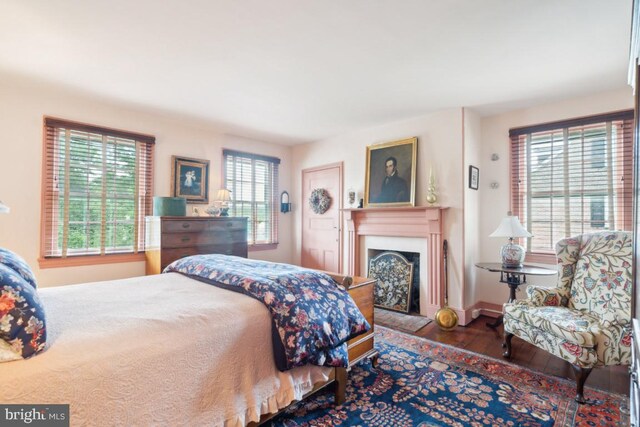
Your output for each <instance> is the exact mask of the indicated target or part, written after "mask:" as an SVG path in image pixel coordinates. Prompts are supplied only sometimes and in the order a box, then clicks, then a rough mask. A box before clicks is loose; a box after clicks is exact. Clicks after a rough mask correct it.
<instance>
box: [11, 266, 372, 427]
mask: <svg viewBox="0 0 640 427" xmlns="http://www.w3.org/2000/svg"><path fill="white" fill-rule="evenodd" d="M335 278H336V279H337V280H338V281H339V283H343V284H344V285H346V286H349V285H350V284H351V283H350V280H349V279H348V278H344V277H342V276H335ZM349 292H350V294H351V295H352V297H353V298H354V300H355V301H356V304H357V305H358V308H360V310H361V311H362V312H363V314H365V317H366V318H367V320H368V321H369V323H370V324H371V326H373V305H372V302H373V287H372V282H371V281H369V280H367V279H359V278H357V279H355V280H354V282H353V284H352V285H351V288H350V291H349ZM39 295H40V298H41V300H42V303H43V305H44V306H45V308H46V317H47V333H48V344H47V350H46V351H44V352H42V353H41V354H39V355H37V356H35V357H32V358H29V359H25V360H18V361H14V362H8V363H0V378H1V379H2V380H1V382H2V387H0V403H3V404H11V403H21V404H24V403H31V404H40V403H48V404H53V403H68V404H70V411H71V417H70V418H71V423H72V424H73V425H215V426H218V425H219V426H244V425H247V424H249V423H256V422H259V421H261V420H262V421H264V420H265V419H268V417H269V414H273V413H275V412H277V411H279V410H280V409H282V408H283V407H285V406H287V405H288V404H290V403H291V402H293V401H295V400H300V399H302V398H303V397H304V396H305V395H307V394H308V393H310V392H311V391H313V390H315V389H317V388H318V387H319V386H322V385H325V384H328V383H329V382H331V381H333V380H338V381H337V382H338V387H337V388H336V389H337V392H336V393H337V398H338V399H344V383H345V381H346V370H345V369H342V368H339V369H336V368H329V367H321V366H312V365H305V366H301V367H296V368H294V369H291V370H288V371H285V372H280V371H278V370H277V369H276V367H275V363H274V356H273V351H272V347H271V319H270V315H269V312H268V310H267V308H266V307H265V306H264V305H263V304H262V303H260V302H259V301H256V300H255V299H252V298H250V297H247V296H245V295H242V294H239V293H235V292H230V291H228V290H224V289H220V288H218V287H215V286H211V285H209V284H205V283H202V282H199V281H197V280H194V279H191V278H188V277H185V276H184V275H181V274H177V273H169V274H162V275H154V276H145V277H137V278H131V279H125V280H118V281H108V282H98V283H89V284H80V285H70V286H64V287H56V288H43V289H40V290H39ZM374 355H375V352H374V349H373V328H372V330H371V331H369V332H368V333H367V334H365V335H361V336H359V337H356V338H354V339H352V340H351V341H350V342H349V360H350V362H351V363H355V362H357V361H358V360H360V359H362V358H364V357H370V356H374Z"/></svg>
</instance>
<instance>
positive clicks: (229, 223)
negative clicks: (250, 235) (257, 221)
mask: <svg viewBox="0 0 640 427" xmlns="http://www.w3.org/2000/svg"><path fill="white" fill-rule="evenodd" d="M208 230H209V231H212V232H220V231H224V230H229V231H235V230H244V231H246V230H247V221H246V220H238V219H235V218H234V219H226V220H225V219H223V220H220V219H218V220H215V221H209V225H208Z"/></svg>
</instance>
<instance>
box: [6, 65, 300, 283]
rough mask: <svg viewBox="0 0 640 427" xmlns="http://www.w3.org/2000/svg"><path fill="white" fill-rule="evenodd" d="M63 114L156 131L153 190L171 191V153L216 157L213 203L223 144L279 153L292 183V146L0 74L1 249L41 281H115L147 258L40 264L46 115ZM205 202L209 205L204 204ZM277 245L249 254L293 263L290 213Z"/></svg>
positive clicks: (283, 184)
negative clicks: (5, 208)
mask: <svg viewBox="0 0 640 427" xmlns="http://www.w3.org/2000/svg"><path fill="white" fill-rule="evenodd" d="M43 115H49V116H54V117H60V118H63V119H68V120H74V121H80V122H86V123H91V124H95V125H101V126H106V127H112V128H118V129H124V130H129V131H133V132H141V133H147V134H152V135H155V137H156V153H155V171H154V180H155V183H154V186H155V192H154V194H156V195H159V196H168V195H169V194H170V180H171V155H174V154H175V155H182V156H189V157H197V158H203V159H209V160H210V161H211V164H210V168H211V169H210V170H211V179H210V183H209V184H210V187H209V188H210V200H211V196H212V195H215V191H216V190H217V189H218V188H219V186H220V182H221V173H222V170H221V165H222V163H221V156H222V148H233V149H237V150H242V151H248V152H254V153H260V154H266V155H270V156H276V157H279V158H280V159H281V160H282V163H281V165H280V183H279V184H280V189H281V190H286V189H290V188H291V173H290V171H291V148H290V147H288V146H283V145H277V144H270V143H265V142H260V141H253V140H249V139H245V138H240V137H235V136H231V135H225V134H223V133H222V132H220V130H218V129H216V128H214V127H212V126H211V125H207V124H204V123H201V122H197V121H194V120H191V121H187V120H181V119H178V118H176V117H175V116H169V115H163V114H160V113H153V112H149V111H146V112H145V111H143V110H140V109H135V108H131V107H125V106H121V105H117V104H115V103H109V102H107V101H105V100H103V99H100V98H99V97H96V96H90V95H88V94H80V93H77V92H72V91H69V90H67V89H65V88H61V87H56V86H52V85H48V84H45V83H41V82H37V81H31V80H29V79H26V78H19V77H15V76H11V75H1V74H0V128H2V129H3V132H2V138H1V140H0V158H1V159H2V167H1V168H0V183H1V184H0V200H2V201H3V202H5V203H6V204H8V205H9V206H10V207H11V213H10V214H9V215H2V216H0V246H1V247H6V248H9V249H11V250H13V251H15V252H17V253H19V254H20V255H22V256H23V257H24V258H25V259H26V260H27V262H28V263H29V265H31V266H32V268H34V270H35V274H36V277H37V279H38V282H39V284H40V285H41V286H51V285H60V284H71V283H81V282H89V281H99V280H110V279H117V278H123V277H131V276H137V275H143V274H144V263H142V262H133V263H123V264H108V265H101V266H87V267H73V268H54V269H51V268H49V269H42V270H41V269H39V268H38V263H37V258H38V256H39V245H40V186H41V167H42V117H43ZM198 206H203V205H198ZM279 219H280V224H281V230H282V232H281V235H280V245H279V247H278V249H276V250H272V251H261V252H251V253H250V257H252V258H260V259H267V260H273V261H280V262H290V261H291V260H292V242H293V241H292V236H291V233H290V232H289V230H290V229H291V226H292V225H291V215H290V214H287V215H283V214H280V217H279Z"/></svg>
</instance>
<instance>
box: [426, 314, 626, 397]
mask: <svg viewBox="0 0 640 427" xmlns="http://www.w3.org/2000/svg"><path fill="white" fill-rule="evenodd" d="M492 321H493V319H492V318H490V317H486V316H480V317H478V318H477V319H475V320H474V321H473V322H471V323H470V324H468V325H467V326H458V327H457V328H456V329H454V330H452V331H442V330H441V329H440V328H438V326H437V325H436V324H435V322H431V323H429V324H428V325H427V326H425V327H423V328H422V329H420V330H418V331H417V332H416V333H415V334H414V335H417V336H421V337H424V338H428V339H430V340H432V341H438V342H441V343H445V344H449V345H452V346H455V347H459V348H463V349H465V350H469V351H472V352H474V353H479V354H484V355H486V356H491V357H494V358H497V359H503V357H502V352H503V348H502V341H503V338H502V334H503V329H502V326H500V327H498V328H497V329H496V330H494V329H491V328H488V327H487V326H486V322H492ZM512 344H513V347H512V352H511V359H509V361H510V362H511V363H515V364H517V365H520V366H524V367H527V368H530V369H533V370H536V371H540V372H543V373H545V374H548V375H554V376H556V377H561V378H569V379H571V380H573V371H572V368H571V365H570V364H569V363H567V362H565V361H564V360H562V359H560V358H558V357H555V356H552V355H551V354H549V353H547V352H546V351H544V350H541V349H539V348H537V347H535V346H533V345H531V344H529V343H527V342H524V341H522V340H521V339H519V338H518V337H514V338H513V341H512ZM503 360H506V359H503ZM586 386H587V387H593V388H598V389H600V390H606V391H611V392H613V393H619V394H625V395H628V394H629V370H628V366H610V367H606V368H597V369H594V370H593V371H592V372H591V375H590V376H589V378H588V379H587V383H586ZM587 397H588V391H587Z"/></svg>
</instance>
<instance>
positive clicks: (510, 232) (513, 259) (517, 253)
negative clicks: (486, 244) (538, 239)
mask: <svg viewBox="0 0 640 427" xmlns="http://www.w3.org/2000/svg"><path fill="white" fill-rule="evenodd" d="M489 237H508V238H509V242H508V243H507V244H506V245H504V246H502V248H500V256H501V258H502V266H503V267H506V268H520V267H522V263H523V261H524V256H525V254H526V251H525V249H524V248H523V247H522V246H520V245H518V244H516V243H513V239H514V238H519V237H533V234H531V233H529V232H528V231H527V230H526V229H525V228H524V227H523V226H522V224H520V220H519V219H518V217H517V216H513V214H512V213H511V211H509V212H508V213H507V216H506V218H503V219H502V221H501V222H500V225H499V226H498V228H497V229H496V231H494V232H493V233H491V234H490V235H489Z"/></svg>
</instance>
